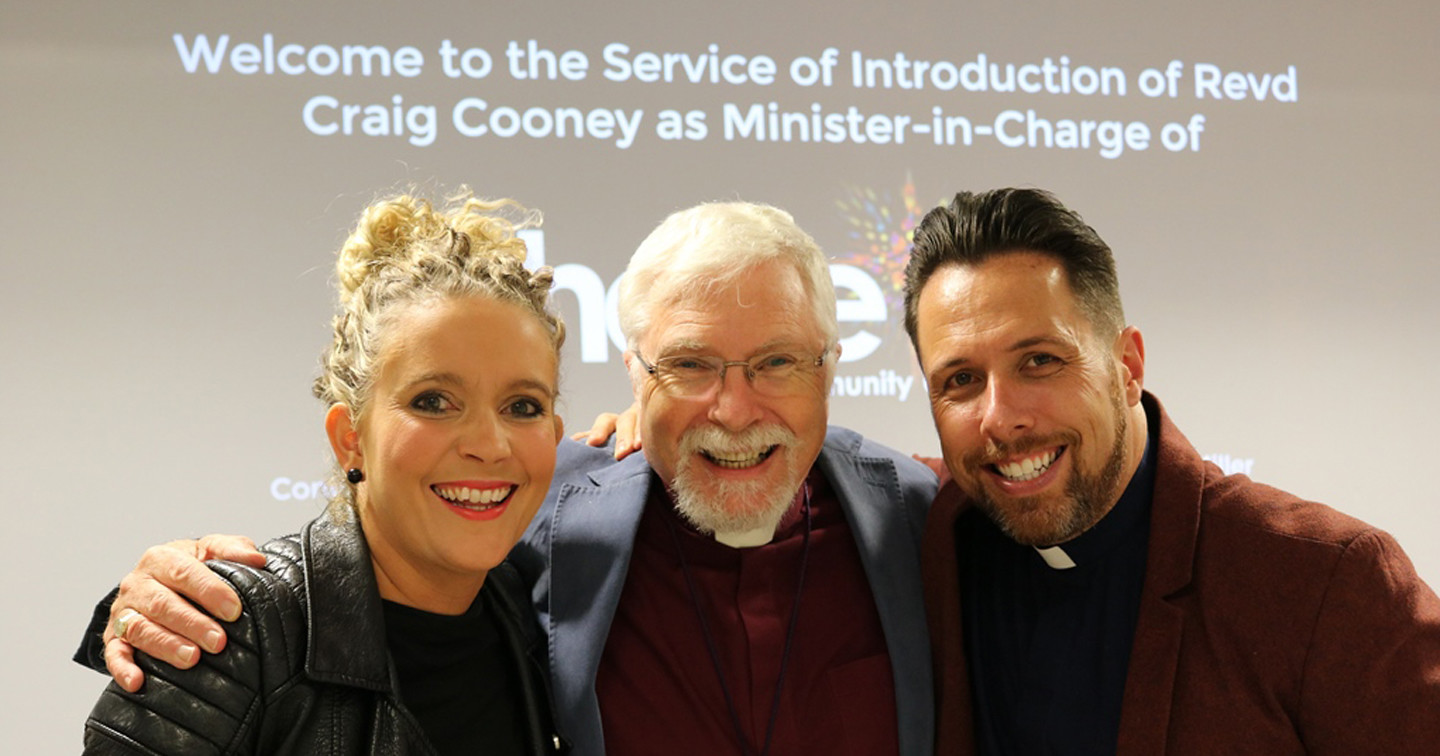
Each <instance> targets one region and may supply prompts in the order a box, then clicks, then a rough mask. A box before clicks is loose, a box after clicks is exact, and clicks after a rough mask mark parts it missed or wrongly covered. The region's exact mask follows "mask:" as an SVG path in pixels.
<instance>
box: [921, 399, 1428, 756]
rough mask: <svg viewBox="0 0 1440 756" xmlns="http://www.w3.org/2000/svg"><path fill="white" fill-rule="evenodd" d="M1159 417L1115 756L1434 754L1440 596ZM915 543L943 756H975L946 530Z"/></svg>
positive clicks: (960, 503)
mask: <svg viewBox="0 0 1440 756" xmlns="http://www.w3.org/2000/svg"><path fill="white" fill-rule="evenodd" d="M1144 401H1145V409H1146V412H1147V414H1148V415H1149V416H1150V417H1152V418H1154V417H1156V416H1157V415H1158V417H1159V419H1160V437H1159V445H1158V446H1159V456H1158V466H1157V468H1156V478H1155V497H1154V506H1153V511H1152V514H1151V526H1150V553H1149V557H1148V560H1147V567H1146V576H1145V585H1144V588H1143V590H1142V592H1141V598H1140V615H1139V620H1138V622H1137V626H1136V628H1135V641H1134V645H1133V648H1132V651H1131V657H1130V669H1129V675H1128V677H1127V680H1126V685H1125V697H1124V704H1123V708H1122V713H1121V722H1120V738H1119V748H1118V753H1119V754H1120V756H1140V755H1141V754H1183V755H1185V756H1191V755H1193V754H1266V755H1267V756H1270V755H1279V754H1316V755H1320V754H1335V755H1336V756H1340V755H1342V754H1343V755H1344V756H1354V755H1355V754H1386V755H1387V756H1404V755H1406V754H1416V755H1417V756H1419V755H1420V754H1424V755H1425V756H1435V754H1440V599H1437V598H1436V595H1435V592H1434V591H1433V590H1431V589H1430V588H1429V587H1427V586H1426V585H1425V583H1424V582H1423V581H1422V580H1420V578H1419V577H1418V576H1417V575H1416V574H1415V569H1414V567H1413V566H1412V565H1411V563H1410V560H1409V559H1408V558H1407V557H1406V556H1405V554H1404V552H1402V551H1401V549H1400V546H1399V545H1398V544H1397V543H1396V542H1395V540H1394V539H1393V538H1391V537H1390V536H1389V535H1388V534H1386V533H1384V532H1383V531H1380V530H1377V529H1375V528H1372V527H1370V526H1368V525H1366V524H1365V523H1363V522H1360V521H1359V520H1356V519H1354V518H1352V517H1348V516H1346V515H1343V514H1341V513H1339V512H1336V511H1335V510H1333V509H1330V508H1329V507H1326V506H1324V505H1322V504H1316V503H1314V502H1308V501H1303V500H1301V499H1298V498H1296V497H1294V496H1291V495H1290V494H1287V493H1285V492H1283V491H1280V490H1277V489H1274V488H1271V487H1269V486H1265V485H1261V484H1259V483H1255V482H1253V481H1251V480H1250V479H1249V478H1247V477H1245V476H1240V475H1232V476H1225V475H1222V474H1221V472H1220V470H1219V468H1217V467H1216V466H1214V465H1212V464H1210V463H1208V462H1204V461H1203V460H1201V459H1200V455H1199V454H1198V453H1196V451H1195V449H1194V448H1193V447H1191V446H1190V443H1189V442H1188V441H1186V440H1185V437H1184V436H1183V435H1181V433H1180V431H1179V430H1177V429H1176V428H1175V426H1174V424H1172V423H1171V422H1170V419H1169V418H1168V417H1167V416H1166V415H1165V413H1164V410H1163V409H1162V408H1161V407H1160V404H1159V402H1158V401H1156V400H1155V398H1154V397H1153V396H1150V395H1149V394H1146V395H1145V399H1144ZM968 506H969V504H968V502H966V501H965V500H964V497H963V496H962V495H961V494H960V493H959V491H958V490H957V489H956V487H955V486H954V484H953V483H952V484H950V485H947V486H946V487H945V488H944V489H942V490H941V492H940V494H939V496H938V498H937V499H936V502H935V505H934V507H933V508H932V509H931V511H930V518H929V521H928V523H927V525H926V531H925V542H924V545H923V549H922V555H923V560H924V571H925V602H926V607H927V612H928V614H929V623H930V638H931V644H932V648H933V652H934V664H935V685H936V690H935V703H936V710H937V741H936V749H935V753H936V754H937V755H949V754H971V753H974V752H975V746H974V735H973V723H972V719H971V693H970V682H969V677H968V674H967V671H966V660H965V650H964V641H963V639H962V637H961V632H962V630H961V618H960V592H959V591H960V587H959V580H958V573H957V565H956V559H955V547H954V544H955V540H954V523H955V518H956V517H957V516H958V515H959V513H960V512H962V511H964V510H965V509H966V508H967V507H968Z"/></svg>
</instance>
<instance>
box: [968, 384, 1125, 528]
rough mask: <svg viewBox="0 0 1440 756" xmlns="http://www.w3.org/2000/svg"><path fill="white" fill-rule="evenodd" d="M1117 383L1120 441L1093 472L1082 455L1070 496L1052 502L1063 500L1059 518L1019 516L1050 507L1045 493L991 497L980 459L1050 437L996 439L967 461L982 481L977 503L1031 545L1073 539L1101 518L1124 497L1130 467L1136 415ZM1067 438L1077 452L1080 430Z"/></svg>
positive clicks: (1068, 448)
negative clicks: (1036, 523) (1123, 478)
mask: <svg viewBox="0 0 1440 756" xmlns="http://www.w3.org/2000/svg"><path fill="white" fill-rule="evenodd" d="M1117 377H1118V376H1117ZM1112 385H1113V386H1114V391H1112V392H1111V395H1110V398H1111V409H1112V411H1113V412H1114V413H1115V441H1114V443H1112V444H1111V446H1110V458H1109V459H1107V460H1106V461H1105V465H1104V466H1103V467H1102V468H1101V469H1100V470H1099V471H1098V472H1096V473H1093V474H1091V473H1087V472H1086V471H1085V470H1082V469H1080V466H1079V464H1078V461H1079V459H1078V457H1077V458H1076V460H1075V463H1076V464H1074V467H1073V472H1072V474H1071V476H1070V481H1069V482H1068V483H1067V484H1066V486H1065V498H1064V499H1063V500H1062V501H1061V502H1060V503H1059V504H1058V505H1051V508H1052V509H1054V508H1055V507H1057V506H1058V508H1059V509H1058V511H1056V512H1055V514H1054V515H1053V516H1052V518H1051V519H1053V520H1054V521H1053V522H1052V523H1048V524H1047V526H1045V527H1043V528H1042V527H1032V526H1027V524H1025V523H1024V522H1022V520H1023V519H1033V518H1021V517H1019V516H1017V515H1018V513H1020V512H1029V511H1033V510H1035V509H1038V508H1041V507H1044V506H1045V504H1044V503H1043V499H1042V497H1038V496H1036V497H1023V498H1019V499H1013V500H1011V501H1009V502H1007V503H1006V504H1004V505H1001V504H999V503H997V502H996V501H995V500H994V499H992V498H991V497H990V494H989V492H987V491H986V490H985V487H984V486H982V485H979V484H978V481H979V480H980V476H981V475H983V474H984V472H983V471H982V470H981V466H982V464H983V463H982V462H981V461H980V459H982V458H983V459H991V460H993V459H1003V458H1005V457H1008V456H1012V455H1013V454H1015V453H1017V452H1019V451H1024V450H1026V449H1027V447H1034V448H1039V447H1040V446H1047V445H1049V444H1048V443H1045V442H1043V441H1039V442H1037V440H1030V439H1022V440H1021V441H1019V442H1016V443H1013V444H992V445H991V446H989V447H988V448H987V449H985V450H984V452H983V453H981V454H977V455H975V457H976V458H975V459H966V461H965V466H966V468H967V469H968V470H969V471H970V472H971V474H972V475H973V480H975V481H977V484H976V487H975V488H976V490H975V491H972V492H970V494H971V497H972V498H973V499H974V500H975V504H976V506H978V507H980V509H981V510H982V511H984V512H985V514H987V515H988V516H989V517H990V519H991V521H993V522H994V523H995V524H996V525H997V526H998V527H999V528H1000V530H1001V532H1003V533H1005V535H1007V536H1009V537H1010V539H1011V540H1014V541H1016V542H1017V543H1022V544H1025V545H1027V546H1053V545H1055V544H1057V543H1062V542H1064V541H1068V540H1070V539H1071V538H1074V537H1075V536H1078V535H1080V534H1081V533H1084V532H1085V531H1086V530H1089V529H1090V528H1091V527H1092V526H1094V525H1095V523H1097V522H1099V521H1100V519H1101V518H1102V517H1104V516H1105V513H1106V512H1108V511H1109V510H1110V507H1111V506H1112V505H1113V504H1114V503H1115V501H1116V500H1117V499H1118V498H1119V496H1120V490H1119V489H1120V475H1121V474H1122V473H1123V472H1124V470H1125V438H1126V433H1127V432H1128V430H1129V425H1130V415H1129V413H1128V412H1127V411H1126V406H1125V394H1124V388H1123V387H1122V386H1120V385H1119V381H1118V380H1116V381H1115V383H1114V384H1112ZM1061 441H1062V442H1063V443H1065V447H1066V448H1065V453H1066V454H1075V453H1076V451H1077V446H1078V442H1079V437H1078V436H1076V435H1075V434H1073V433H1067V434H1064V436H1062V437H1061ZM1037 531H1038V532H1037Z"/></svg>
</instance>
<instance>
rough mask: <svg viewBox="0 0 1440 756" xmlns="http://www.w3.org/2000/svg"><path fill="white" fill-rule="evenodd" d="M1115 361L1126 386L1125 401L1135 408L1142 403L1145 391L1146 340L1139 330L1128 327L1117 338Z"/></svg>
mask: <svg viewBox="0 0 1440 756" xmlns="http://www.w3.org/2000/svg"><path fill="white" fill-rule="evenodd" d="M1115 359H1116V361H1117V362H1119V364H1120V378H1121V380H1123V381H1124V384H1125V401H1126V403H1127V404H1128V405H1129V406H1131V407H1133V406H1135V405H1136V404H1139V403H1140V394H1141V393H1142V392H1143V391H1144V389H1145V339H1144V337H1142V336H1141V335H1140V329H1139V328H1136V327H1135V326H1126V328H1125V330H1123V331H1121V332H1120V335H1119V336H1117V337H1116V339H1115Z"/></svg>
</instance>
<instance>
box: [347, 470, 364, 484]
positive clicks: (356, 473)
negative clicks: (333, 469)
mask: <svg viewBox="0 0 1440 756" xmlns="http://www.w3.org/2000/svg"><path fill="white" fill-rule="evenodd" d="M345 479H346V480H348V481H350V482H351V483H359V482H360V481H362V480H365V473H363V472H360V468H358V467H352V468H350V469H349V470H346V471H345Z"/></svg>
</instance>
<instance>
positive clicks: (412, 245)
mask: <svg viewBox="0 0 1440 756" xmlns="http://www.w3.org/2000/svg"><path fill="white" fill-rule="evenodd" d="M517 213H518V215H517ZM507 215H508V216H510V217H518V220H517V221H512V220H508V219H507ZM530 221H531V216H529V215H526V214H524V213H523V211H520V210H519V208H518V207H516V206H515V205H514V203H512V202H510V201H508V200H502V201H498V202H485V201H482V200H478V199H475V198H473V197H469V196H468V195H467V196H464V197H460V198H457V199H455V200H452V202H451V203H450V204H449V205H448V206H447V207H444V208H436V207H434V206H432V204H431V203H429V202H428V201H426V200H424V199H419V198H416V197H413V196H408V195H402V196H397V197H392V198H389V199H385V200H382V201H379V202H376V203H375V204H373V205H371V206H370V207H369V208H367V209H366V210H365V212H364V214H363V215H362V217H361V219H360V222H359V224H358V225H357V227H356V228H355V230H354V232H353V233H352V234H351V235H350V237H349V239H348V240H347V241H346V242H345V244H344V246H343V248H342V249H341V250H340V253H339V258H338V261H337V263H336V272H337V276H338V282H339V289H340V296H339V307H338V310H337V314H336V316H335V321H334V326H335V332H334V342H333V344H332V345H331V347H330V348H329V349H328V350H327V351H326V353H325V354H324V356H323V357H322V364H323V370H322V373H321V375H320V377H319V378H318V379H317V380H316V381H315V386H314V390H315V395H316V396H317V397H319V398H320V399H321V400H322V401H323V402H325V403H326V405H327V406H328V408H329V409H328V411H327V412H326V415H325V430H326V433H327V435H328V436H329V439H330V444H331V447H332V448H333V450H334V452H335V459H336V463H337V473H338V474H337V482H336V488H337V490H338V492H339V493H338V495H337V496H335V497H334V499H333V500H332V502H331V505H330V507H329V508H328V509H327V510H326V512H325V513H324V514H322V515H321V516H320V517H318V518H317V519H315V520H314V521H312V522H310V523H309V524H308V525H306V526H305V528H304V529H303V530H302V531H301V532H300V533H299V534H298V535H293V536H288V537H285V538H280V539H276V540H274V541H271V542H270V543H268V544H266V545H265V546H263V547H262V549H261V550H262V551H263V552H265V554H266V557H267V563H266V565H265V566H264V567H263V568H256V567H253V566H247V565H242V564H237V563H232V562H211V563H210V565H211V567H212V568H213V569H214V570H215V571H216V572H217V573H218V574H219V575H220V576H221V577H223V578H224V579H225V580H227V581H228V582H229V583H230V584H231V585H232V586H233V587H234V588H235V589H236V590H237V592H238V593H239V594H240V596H241V600H242V603H243V605H244V610H243V612H242V613H241V616H240V618H239V619H238V620H236V621H235V622H233V623H230V624H228V625H227V626H226V633H227V635H228V637H229V638H230V642H229V645H228V647H227V648H226V649H225V650H224V651H222V652H221V653H219V654H216V655H210V654H206V655H205V656H204V658H203V659H202V660H201V662H200V664H198V665H197V666H195V667H193V668H191V669H186V670H176V669H173V668H171V667H169V666H168V665H164V664H157V663H154V662H152V661H150V660H149V659H148V658H145V657H143V656H141V657H137V663H139V664H140V666H141V667H142V668H143V669H144V671H145V674H146V677H147V679H148V682H147V683H146V685H145V687H144V688H143V689H141V690H140V691H139V692H136V693H130V692H127V691H126V690H124V689H122V688H121V687H119V686H118V685H116V684H114V683H111V685H110V686H109V687H108V688H107V689H106V691H105V692H104V694H103V695H102V696H101V699H100V701H99V703H97V704H96V706H95V709H94V711H93V712H92V713H91V716H90V719H89V721H88V722H87V723H86V732H85V747H86V753H167V754H170V753H174V754H179V753H186V754H191V753H226V754H231V753H236V754H239V753H247V754H248V753H263V754H282V753H284V754H290V753H294V754H311V753H327V754H349V753H354V754H360V753H387V754H410V753H415V754H421V753H442V754H445V753H487V754H489V753H504V754H541V753H553V752H555V750H556V749H557V748H558V747H559V746H560V741H559V739H558V738H557V737H556V736H555V735H554V731H553V726H552V718H551V712H550V705H549V693H548V690H547V687H546V686H547V684H548V683H547V677H546V670H545V662H544V640H543V637H542V636H541V635H540V633H539V629H538V627H537V622H536V619H535V615H534V610H533V608H532V607H531V604H530V601H529V597H528V595H527V593H526V591H525V588H524V586H523V584H522V583H521V580H520V577H519V575H518V574H517V573H516V571H515V569H514V568H513V567H511V566H510V565H509V564H508V563H506V562H505V561H504V560H505V556H506V554H507V553H508V552H509V551H510V548H511V547H512V546H514V545H515V543H516V541H518V540H519V538H520V536H521V534H522V533H523V532H524V531H525V528H526V526H527V525H528V524H529V523H530V519H531V517H532V516H533V515H534V514H535V511H536V509H537V508H538V507H539V506H540V503H541V502H542V501H543V499H544V497H545V491H546V489H547V488H548V487H549V485H550V478H551V476H552V474H553V472H554V467H555V446H556V444H557V443H558V442H559V440H560V438H561V435H562V433H563V426H562V422H561V420H560V418H559V416H558V415H557V414H556V413H555V401H556V396H557V393H558V390H557V383H558V376H557V373H558V360H559V348H560V344H561V342H562V341H563V340H564V328H563V326H562V324H561V323H560V320H559V319H558V318H557V317H556V316H555V315H554V314H553V313H552V312H551V311H550V309H549V308H548V305H547V300H548V292H549V289H550V284H551V273H550V271H549V270H548V269H541V270H540V271H538V272H533V273H532V272H530V271H528V270H526V269H525V268H524V266H523V265H522V263H523V261H524V258H525V246H524V243H523V242H521V241H520V240H519V239H518V238H516V236H515V230H516V227H517V225H524V224H525V223H528V222H530ZM137 616H138V615H137Z"/></svg>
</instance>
